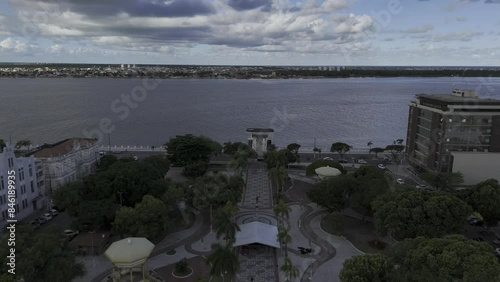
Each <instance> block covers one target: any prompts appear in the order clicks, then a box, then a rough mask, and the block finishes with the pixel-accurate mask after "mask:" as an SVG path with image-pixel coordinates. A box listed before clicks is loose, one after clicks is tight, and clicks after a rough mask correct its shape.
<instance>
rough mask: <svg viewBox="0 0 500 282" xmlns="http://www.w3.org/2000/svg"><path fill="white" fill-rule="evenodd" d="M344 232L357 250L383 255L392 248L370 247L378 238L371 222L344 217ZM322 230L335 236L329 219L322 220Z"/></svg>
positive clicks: (387, 246)
mask: <svg viewBox="0 0 500 282" xmlns="http://www.w3.org/2000/svg"><path fill="white" fill-rule="evenodd" d="M343 220H344V231H343V232H342V234H343V235H344V236H345V237H346V238H347V240H349V241H350V242H351V243H352V244H353V245H354V246H355V247H356V248H358V249H359V250H360V251H363V252H365V253H382V254H388V253H389V252H390V249H391V246H390V245H386V247H385V248H384V249H383V250H380V249H377V248H375V247H373V246H371V245H370V243H369V242H370V241H373V240H375V239H376V238H377V236H376V235H375V226H374V225H373V223H371V222H366V223H364V222H363V221H362V220H359V219H355V218H352V217H348V216H343ZM321 228H323V230H325V231H326V232H328V233H330V234H335V233H336V232H335V229H334V227H333V224H332V223H331V222H329V220H328V217H323V219H322V220H321Z"/></svg>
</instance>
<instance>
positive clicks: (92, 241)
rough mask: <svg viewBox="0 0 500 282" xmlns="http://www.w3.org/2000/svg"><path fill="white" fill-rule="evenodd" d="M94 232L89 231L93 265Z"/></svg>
mask: <svg viewBox="0 0 500 282" xmlns="http://www.w3.org/2000/svg"><path fill="white" fill-rule="evenodd" d="M94 233H95V231H89V234H90V242H91V243H92V260H93V261H94V267H95V252H94V236H93V235H94Z"/></svg>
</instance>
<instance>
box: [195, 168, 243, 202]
mask: <svg viewBox="0 0 500 282" xmlns="http://www.w3.org/2000/svg"><path fill="white" fill-rule="evenodd" d="M244 186H245V182H244V180H243V178H242V177H241V176H239V175H237V176H236V175H235V176H227V175H225V174H222V173H217V174H215V175H213V176H203V177H199V178H197V179H196V181H195V183H194V185H193V206H195V207H197V208H199V209H205V208H207V207H209V206H213V207H215V208H217V207H219V206H222V205H225V204H226V203H227V202H229V201H231V202H232V203H239V202H240V200H241V194H242V192H243V187H244Z"/></svg>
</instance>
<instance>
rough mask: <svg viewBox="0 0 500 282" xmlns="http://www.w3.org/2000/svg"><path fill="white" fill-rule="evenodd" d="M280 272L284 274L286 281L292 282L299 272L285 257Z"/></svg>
mask: <svg viewBox="0 0 500 282" xmlns="http://www.w3.org/2000/svg"><path fill="white" fill-rule="evenodd" d="M281 271H283V272H284V273H285V276H286V278H287V281H291V280H294V279H295V278H297V276H299V270H298V269H297V267H295V265H293V263H292V260H290V258H289V257H285V263H284V264H283V265H282V266H281Z"/></svg>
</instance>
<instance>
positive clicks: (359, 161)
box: [358, 159, 367, 164]
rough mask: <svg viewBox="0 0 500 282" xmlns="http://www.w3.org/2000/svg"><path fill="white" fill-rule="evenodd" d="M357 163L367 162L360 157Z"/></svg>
mask: <svg viewBox="0 0 500 282" xmlns="http://www.w3.org/2000/svg"><path fill="white" fill-rule="evenodd" d="M358 164H367V162H366V161H365V160H363V159H361V160H358Z"/></svg>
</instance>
